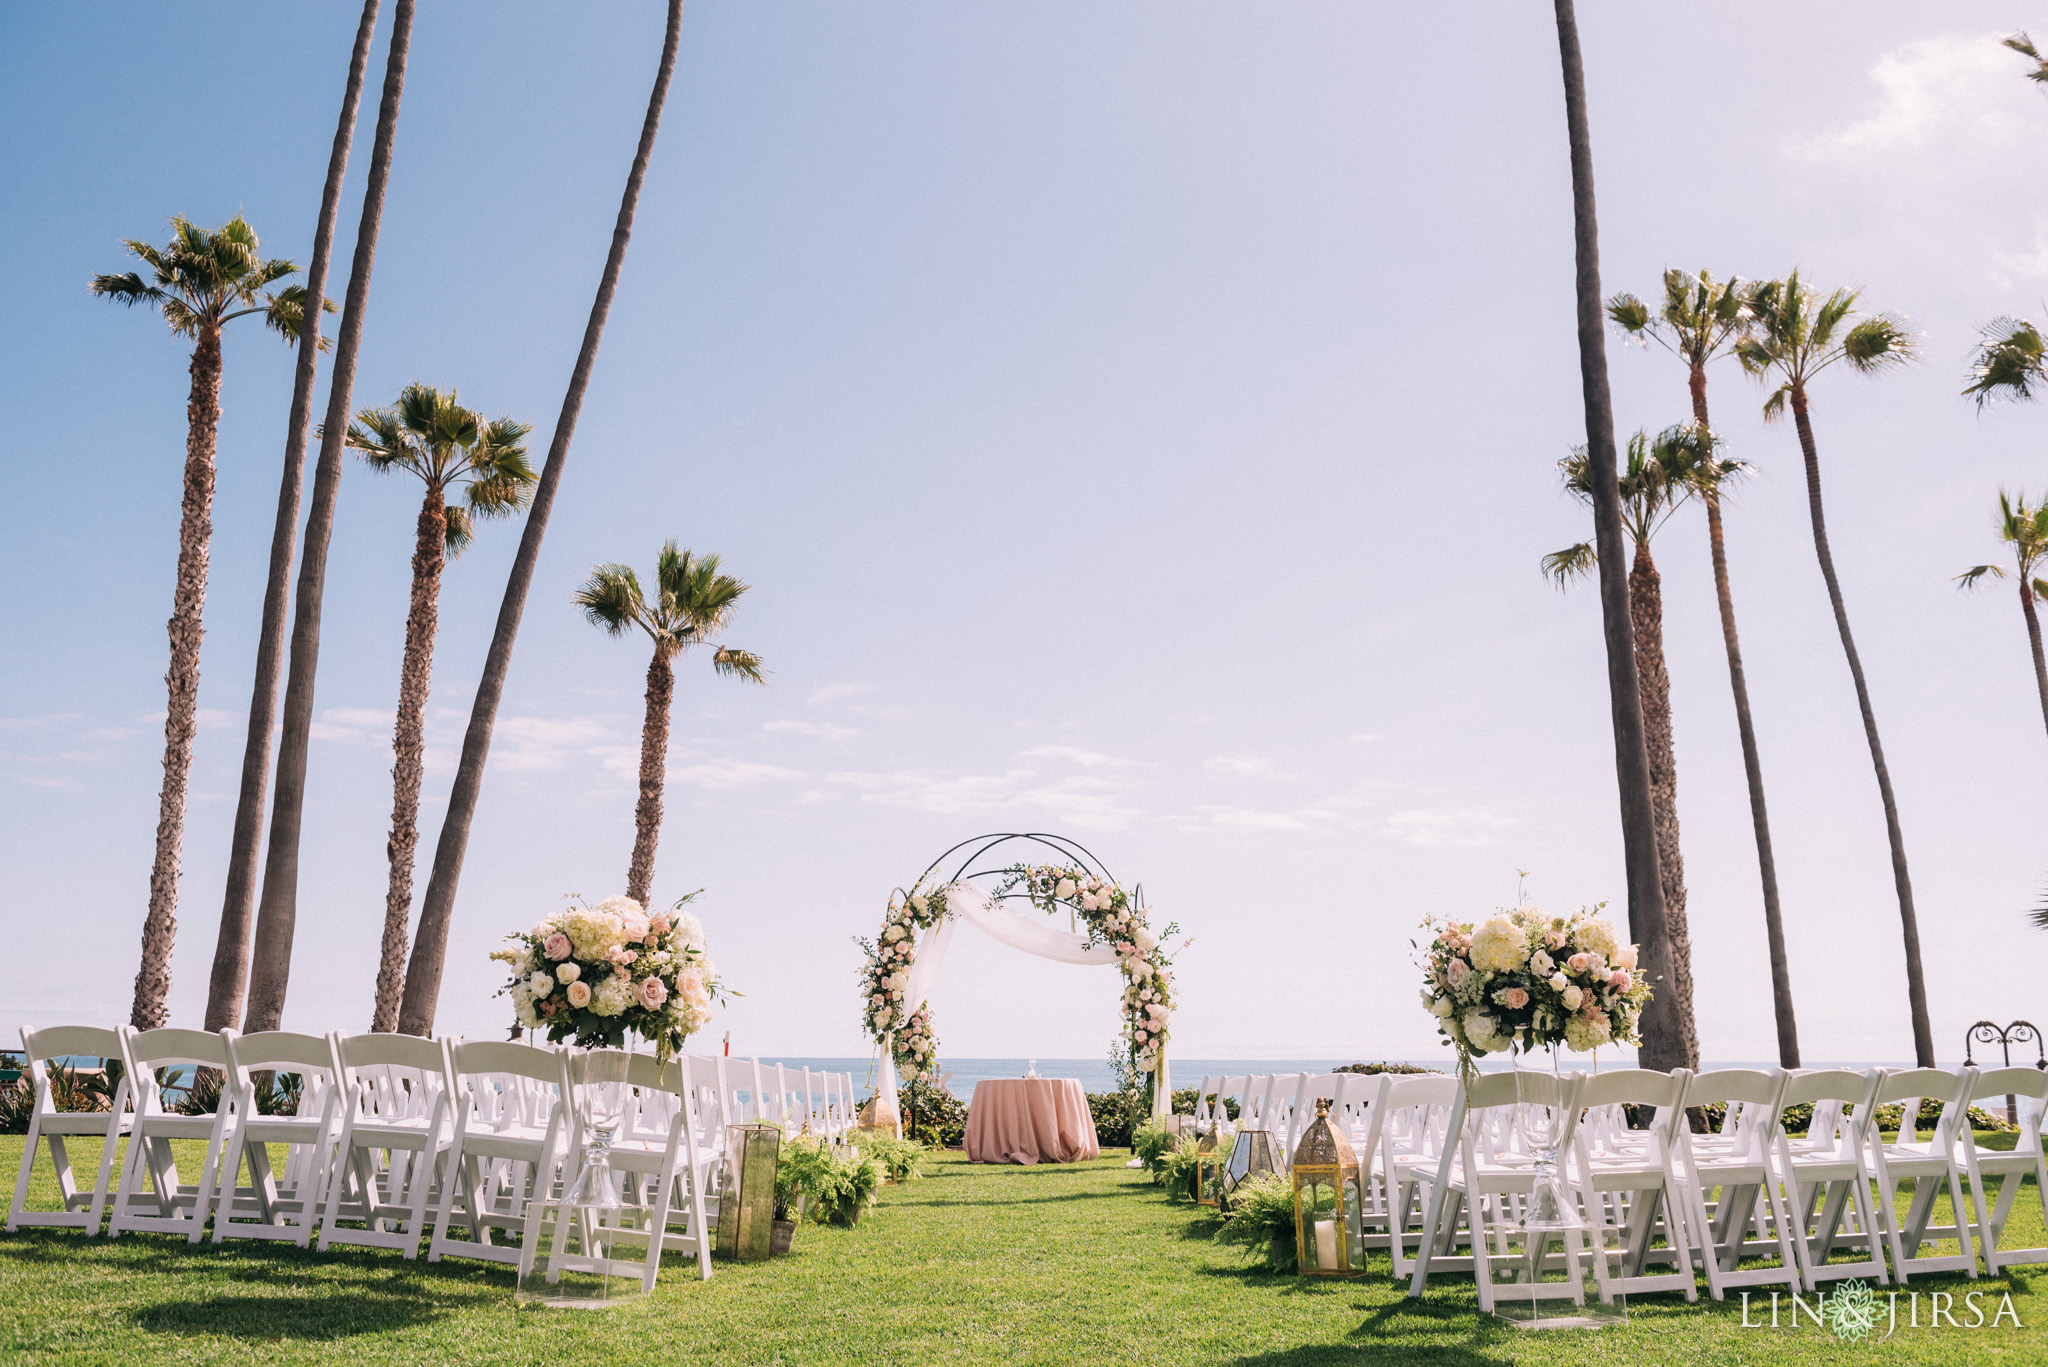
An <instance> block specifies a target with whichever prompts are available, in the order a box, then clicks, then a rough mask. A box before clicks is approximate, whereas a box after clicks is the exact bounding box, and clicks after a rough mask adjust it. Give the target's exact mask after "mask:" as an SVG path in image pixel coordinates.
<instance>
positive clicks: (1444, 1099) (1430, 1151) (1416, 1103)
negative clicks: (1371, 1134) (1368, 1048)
mask: <svg viewBox="0 0 2048 1367" xmlns="http://www.w3.org/2000/svg"><path fill="white" fill-rule="evenodd" d="M1462 1096H1463V1088H1461V1087H1460V1086H1459V1085H1458V1080H1457V1079H1456V1078H1454V1077H1443V1076H1425V1075H1420V1074H1416V1075H1403V1076H1398V1077H1391V1078H1389V1079H1388V1080H1387V1085H1386V1087H1385V1089H1384V1090H1383V1091H1382V1092H1381V1094H1380V1099H1379V1106H1380V1110H1381V1112H1382V1115H1381V1118H1380V1132H1379V1140H1378V1143H1377V1145H1376V1155H1375V1157H1376V1166H1377V1168H1378V1179H1379V1181H1378V1185H1379V1187H1380V1189H1381V1190H1382V1191H1383V1192H1384V1193H1385V1197H1386V1202H1387V1207H1386V1209H1387V1234H1388V1236H1389V1239H1388V1245H1387V1247H1388V1252H1389V1254H1390V1256H1391V1257H1392V1259H1393V1264H1394V1279H1395V1280H1396V1281H1405V1280H1407V1278H1408V1277H1410V1276H1411V1275H1413V1273H1414V1271H1415V1268H1416V1265H1417V1262H1418V1261H1419V1260H1418V1259H1415V1258H1411V1257H1409V1256H1408V1239H1409V1237H1410V1221H1411V1220H1412V1221H1413V1224H1414V1231H1413V1233H1414V1238H1415V1240H1416V1243H1417V1246H1418V1251H1419V1250H1420V1244H1421V1239H1422V1228H1423V1222H1424V1217H1425V1216H1426V1215H1427V1211H1426V1209H1424V1208H1423V1205H1422V1203H1423V1199H1424V1194H1425V1193H1426V1192H1427V1190H1428V1184H1430V1183H1433V1182H1434V1181H1435V1180H1436V1173H1437V1171H1438V1169H1439V1167H1440V1166H1441V1165H1442V1160H1443V1156H1444V1154H1445V1153H1446V1152H1455V1151H1456V1147H1457V1139H1456V1135H1455V1133H1454V1132H1453V1131H1452V1130H1451V1128H1450V1121H1451V1117H1452V1115H1454V1114H1457V1113H1458V1112H1459V1110H1460V1100H1461V1098H1462ZM1446 1246H1448V1245H1446Z"/></svg>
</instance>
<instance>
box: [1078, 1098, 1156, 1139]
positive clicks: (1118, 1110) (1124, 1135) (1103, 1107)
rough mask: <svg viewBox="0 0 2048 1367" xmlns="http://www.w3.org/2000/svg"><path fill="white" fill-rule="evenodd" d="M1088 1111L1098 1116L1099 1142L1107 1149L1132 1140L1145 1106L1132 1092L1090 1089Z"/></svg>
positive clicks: (1097, 1134)
mask: <svg viewBox="0 0 2048 1367" xmlns="http://www.w3.org/2000/svg"><path fill="white" fill-rule="evenodd" d="M1088 1114H1089V1115H1090V1116H1092V1117H1093V1118H1094V1120H1095V1139H1096V1142H1097V1143H1099V1144H1101V1145H1102V1147H1103V1148H1105V1149H1112V1148H1115V1149H1120V1148H1124V1147H1126V1146H1128V1145H1129V1144H1130V1143H1131V1136H1132V1135H1133V1134H1135V1133H1136V1127H1137V1123H1138V1122H1140V1121H1142V1120H1143V1118H1144V1106H1143V1102H1142V1101H1141V1100H1140V1099H1139V1098H1138V1097H1135V1096H1132V1095H1131V1094H1130V1093H1128V1092H1090V1093H1088Z"/></svg>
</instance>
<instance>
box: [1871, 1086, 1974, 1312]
mask: <svg viewBox="0 0 2048 1367" xmlns="http://www.w3.org/2000/svg"><path fill="white" fill-rule="evenodd" d="M1971 1071H1972V1070H1971V1069H1967V1068H1964V1069H1958V1070H1957V1071H1955V1072H1953V1073H1945V1072H1943V1071H1941V1070H1940V1069H1939V1068H1912V1069H1907V1070H1904V1071H1901V1072H1896V1073H1886V1074H1885V1075H1884V1078H1883V1079H1882V1080H1881V1081H1880V1082H1879V1083H1878V1086H1877V1097H1876V1099H1875V1101H1874V1103H1873V1104H1874V1105H1875V1106H1889V1105H1892V1104H1893V1103H1898V1104H1899V1106H1900V1108H1901V1109H1900V1119H1899V1132H1898V1137H1897V1138H1895V1139H1893V1140H1892V1142H1890V1143H1889V1144H1887V1143H1886V1142H1885V1140H1884V1135H1883V1134H1882V1133H1881V1132H1880V1131H1879V1130H1878V1128H1877V1121H1876V1119H1875V1118H1873V1119H1872V1120H1871V1125H1870V1170H1871V1176H1872V1177H1873V1178H1875V1179H1876V1181H1877V1218H1878V1223H1879V1224H1880V1225H1882V1226H1883V1227H1884V1237H1885V1242H1886V1243H1887V1244H1888V1245H1889V1246H1890V1248H1891V1255H1892V1271H1893V1272H1894V1273H1896V1274H1897V1275H1898V1279H1899V1285H1900V1286H1904V1285H1905V1284H1906V1279H1907V1278H1908V1277H1910V1276H1912V1275H1913V1274H1914V1273H1915V1272H1919V1273H1923V1274H1924V1273H1928V1272H1967V1273H1968V1274H1969V1275H1970V1277H1971V1279H1972V1280H1975V1278H1976V1276H1977V1255H1976V1253H1975V1252H1974V1251H1973V1250H1972V1249H1971V1247H1970V1208H1969V1206H1968V1205H1966V1204H1965V1203H1964V1201H1963V1170H1964V1168H1965V1167H1966V1166H1967V1160H1966V1159H1965V1158H1964V1157H1963V1145H1962V1136H1961V1135H1960V1134H1958V1133H1957V1130H1958V1128H1959V1127H1960V1128H1961V1129H1968V1128H1969V1123H1970V1122H1969V1120H1968V1119H1967V1116H1968V1111H1969V1103H1968V1097H1969V1094H1970V1073H1971ZM1923 1098H1925V1099H1926V1100H1930V1101H1937V1102H1939V1103H1941V1115H1940V1117H1939V1118H1937V1119H1936V1120H1935V1122H1934V1126H1933V1128H1932V1129H1931V1130H1930V1131H1929V1132H1928V1135H1927V1138H1926V1139H1925V1140H1922V1139H1921V1138H1920V1103H1921V1100H1922V1099H1923ZM1904 1182H1911V1183H1912V1184H1913V1200H1912V1203H1911V1204H1910V1205H1909V1206H1908V1207H1907V1208H1906V1216H1905V1219H1904V1220H1903V1221H1901V1220H1900V1218H1899V1208H1898V1191H1899V1186H1900V1184H1901V1183H1904ZM1944 1186H1946V1187H1947V1189H1948V1197H1949V1209H1950V1211H1951V1212H1952V1214H1953V1222H1952V1223H1950V1224H1946V1225H1938V1226H1937V1225H1931V1224H1929V1223H1928V1222H1929V1221H1930V1220H1931V1219H1932V1218H1933V1215H1934V1202H1935V1198H1936V1197H1938V1196H1940V1195H1941V1192H1942V1188H1943V1187H1944ZM1940 1239H1954V1240H1956V1241H1957V1245H1958V1247H1959V1249H1960V1251H1959V1252H1956V1253H1927V1254H1923V1253H1921V1252H1920V1247H1921V1245H1922V1244H1924V1243H1926V1242H1927V1241H1929V1240H1940Z"/></svg>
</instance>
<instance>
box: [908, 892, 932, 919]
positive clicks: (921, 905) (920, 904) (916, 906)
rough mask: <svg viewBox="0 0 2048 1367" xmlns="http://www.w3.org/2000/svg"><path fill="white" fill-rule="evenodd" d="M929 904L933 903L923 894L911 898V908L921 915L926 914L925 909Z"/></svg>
mask: <svg viewBox="0 0 2048 1367" xmlns="http://www.w3.org/2000/svg"><path fill="white" fill-rule="evenodd" d="M929 905H931V904H930V903H929V902H927V901H926V900H925V899H924V897H923V895H922V894H920V895H918V896H916V897H913V898H911V899H910V909H911V910H912V911H914V912H916V913H917V914H918V915H919V916H922V915H924V909H925V908H926V907H927V906H929Z"/></svg>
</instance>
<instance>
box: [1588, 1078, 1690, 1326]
mask: <svg viewBox="0 0 2048 1367" xmlns="http://www.w3.org/2000/svg"><path fill="white" fill-rule="evenodd" d="M1691 1080H1692V1074H1691V1073H1690V1072H1688V1071H1686V1070H1685V1069H1683V1068H1680V1069H1678V1070H1676V1071H1674V1072H1670V1073H1658V1072H1651V1071H1649V1070H1647V1069H1642V1068H1624V1069H1621V1070H1619V1071H1617V1072H1610V1073H1602V1074H1601V1075H1600V1076H1598V1077H1589V1078H1587V1079H1586V1080H1585V1081H1584V1082H1583V1083H1582V1084H1580V1087H1579V1096H1578V1105H1579V1106H1580V1107H1581V1108H1583V1109H1584V1110H1586V1111H1588V1112H1592V1113H1598V1112H1600V1111H1603V1110H1604V1111H1608V1112H1610V1115H1609V1117H1608V1119H1609V1121H1610V1125H1609V1126H1603V1127H1602V1132H1601V1133H1600V1134H1599V1135H1598V1136H1597V1139H1596V1136H1594V1135H1591V1134H1589V1133H1588V1127H1587V1126H1586V1125H1585V1123H1584V1122H1583V1121H1581V1123H1580V1127H1579V1131H1578V1137H1577V1143H1576V1145H1575V1147H1574V1151H1573V1152H1574V1156H1575V1157H1576V1159H1577V1161H1578V1163H1579V1167H1580V1174H1581V1177H1580V1180H1581V1183H1582V1184H1583V1186H1584V1189H1585V1191H1586V1194H1587V1199H1588V1200H1591V1201H1595V1202H1605V1203H1609V1204H1610V1205H1611V1206H1612V1207H1613V1210H1612V1219H1611V1220H1606V1221H1605V1222H1606V1223H1612V1224H1615V1225H1619V1226H1621V1227H1622V1229H1623V1230H1624V1248H1625V1250H1626V1252H1625V1254H1624V1256H1623V1259H1622V1267H1621V1275H1620V1277H1619V1279H1618V1280H1617V1281H1616V1283H1615V1287H1616V1289H1617V1290H1619V1291H1621V1292H1623V1293H1624V1294H1626V1295H1631V1296H1633V1295H1636V1294H1638V1293H1641V1292H1652V1291H1682V1292H1684V1293H1685V1298H1686V1300H1688V1301H1696V1300H1698V1299H1699V1285H1698V1283H1697V1282H1696V1281H1695V1280H1694V1278H1693V1270H1692V1248H1691V1244H1690V1242H1689V1240H1688V1239H1687V1237H1686V1213H1685V1212H1686V1206H1687V1204H1688V1203H1687V1200H1686V1195H1685V1183H1684V1179H1683V1178H1682V1177H1681V1175H1680V1162H1679V1156H1678V1149H1679V1142H1680V1141H1679V1140H1678V1132H1679V1131H1681V1130H1683V1129H1685V1128H1686V1119H1685V1096H1686V1086H1687V1084H1688V1083H1689V1082H1690V1081H1691ZM1630 1106H1634V1107H1654V1108H1655V1109H1656V1115H1655V1117H1654V1119H1652V1120H1651V1122H1650V1124H1649V1125H1648V1127H1647V1128H1646V1129H1643V1130H1633V1129H1628V1128H1626V1122H1625V1116H1626V1112H1625V1110H1624V1109H1623V1108H1624V1107H1630ZM1659 1234H1661V1235H1662V1236H1663V1240H1664V1242H1663V1245H1662V1246H1661V1247H1659V1246H1658V1244H1657V1242H1656V1241H1657V1236H1658V1235H1659ZM1652 1261H1656V1262H1660V1263H1671V1264H1673V1265H1674V1268H1673V1270H1672V1271H1669V1272H1651V1271H1650V1270H1649V1265H1650V1263H1651V1262H1652Z"/></svg>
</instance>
